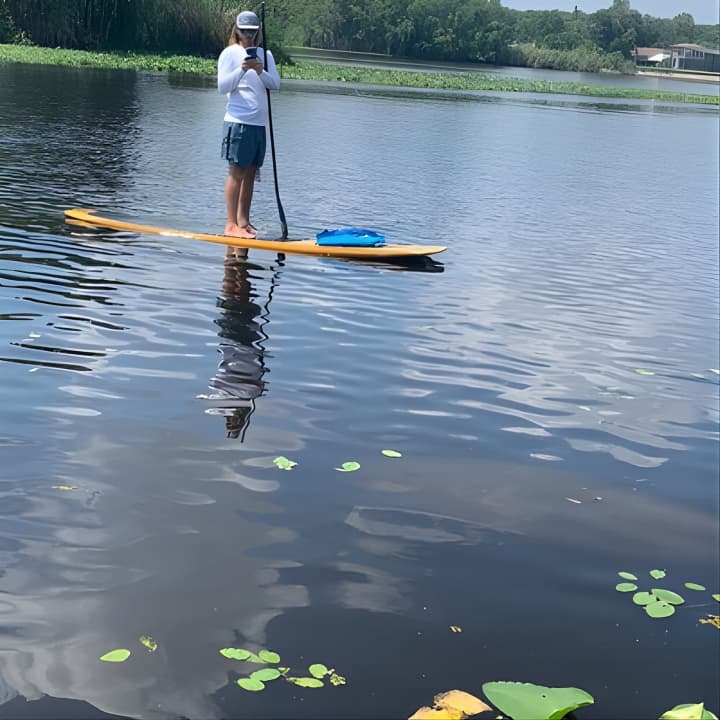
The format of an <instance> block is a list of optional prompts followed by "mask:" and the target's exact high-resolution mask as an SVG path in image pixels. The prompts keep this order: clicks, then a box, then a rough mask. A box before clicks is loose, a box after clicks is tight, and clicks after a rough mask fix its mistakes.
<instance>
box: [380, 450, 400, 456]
mask: <svg viewBox="0 0 720 720" xmlns="http://www.w3.org/2000/svg"><path fill="white" fill-rule="evenodd" d="M380 452H382V454H383V455H384V456H385V457H390V458H400V457H402V453H400V452H398V451H397V450H381V451H380Z"/></svg>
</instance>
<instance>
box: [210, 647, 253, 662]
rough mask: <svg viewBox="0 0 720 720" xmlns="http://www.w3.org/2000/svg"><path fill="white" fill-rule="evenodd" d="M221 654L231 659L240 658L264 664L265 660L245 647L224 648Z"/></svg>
mask: <svg viewBox="0 0 720 720" xmlns="http://www.w3.org/2000/svg"><path fill="white" fill-rule="evenodd" d="M220 654H221V655H224V656H225V657H226V658H230V660H240V661H245V662H251V663H259V664H262V662H263V661H262V660H261V659H260V658H259V657H258V656H257V655H256V654H255V653H252V652H250V651H249V650H246V649H245V648H223V649H222V650H221V651H220Z"/></svg>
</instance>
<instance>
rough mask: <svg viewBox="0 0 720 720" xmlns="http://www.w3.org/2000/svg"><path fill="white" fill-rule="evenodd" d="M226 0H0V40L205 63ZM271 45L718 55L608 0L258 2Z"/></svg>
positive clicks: (707, 40) (458, 56) (581, 65)
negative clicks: (523, 4)
mask: <svg viewBox="0 0 720 720" xmlns="http://www.w3.org/2000/svg"><path fill="white" fill-rule="evenodd" d="M254 4H255V0H250V1H249V2H248V3H247V4H243V6H242V7H240V5H239V4H238V3H237V0H0V42H27V43H34V44H36V45H40V46H48V47H62V48H75V49H86V50H133V51H143V52H146V51H150V52H165V53H187V54H194V55H203V56H212V55H215V54H217V53H218V52H219V51H220V50H221V49H222V47H224V45H225V44H226V43H227V38H228V36H229V32H230V28H231V27H232V22H233V18H234V17H235V15H236V13H237V12H238V11H239V10H241V9H247V8H248V7H250V8H252V7H253V5H254ZM266 8H267V10H266V12H267V20H268V28H269V30H270V33H271V35H272V39H271V44H272V46H273V47H278V46H279V45H281V44H283V43H284V44H289V45H304V46H308V47H321V48H326V49H332V50H354V51H362V52H374V53H383V54H387V55H391V56H399V57H406V58H414V59H427V60H454V61H465V62H489V63H497V64H517V65H534V66H544V67H559V68H562V69H598V70H599V69H601V68H607V67H615V68H617V69H621V68H622V66H623V64H624V63H627V62H628V61H629V60H630V58H631V57H632V51H633V49H634V48H635V47H636V46H649V47H668V46H669V45H671V44H675V43H680V42H686V43H698V44H702V45H708V46H711V47H718V46H720V25H696V24H695V22H694V20H693V18H692V16H691V15H689V14H687V13H682V14H680V15H677V16H676V17H674V18H671V19H668V18H656V17H653V16H651V15H641V14H640V13H639V12H637V11H636V10H633V9H632V7H631V5H630V2H629V0H613V1H612V4H611V5H610V6H609V7H608V8H606V9H602V10H598V11H597V12H594V13H585V12H582V10H578V9H576V10H575V12H562V11H559V10H545V11H534V10H527V11H519V10H512V9H510V8H507V7H505V6H504V5H502V3H501V2H500V0H267V3H266Z"/></svg>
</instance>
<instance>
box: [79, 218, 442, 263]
mask: <svg viewBox="0 0 720 720" xmlns="http://www.w3.org/2000/svg"><path fill="white" fill-rule="evenodd" d="M65 219H66V221H67V222H69V223H71V224H75V225H82V226H85V227H106V228H112V229H113V230H128V231H130V232H137V233H145V234H149V235H162V236H164V237H180V238H192V239H194V240H205V241H206V242H213V243H221V244H222V245H232V246H234V247H242V248H249V249H252V250H269V251H270V252H276V253H296V254H299V255H318V256H320V257H337V258H359V259H363V258H364V259H367V260H370V259H378V258H403V257H413V256H414V257H421V256H424V255H435V254H436V253H441V252H443V251H444V250H447V248H445V247H443V246H442V245H381V246H380V247H331V246H327V245H318V244H317V243H316V242H315V241H314V240H260V239H259V238H251V239H247V238H236V237H231V236H229V235H212V234H209V233H197V232H189V231H186V230H172V229H170V228H163V227H157V226H155V225H140V224H138V223H131V222H123V221H122V220H113V219H111V218H106V217H101V216H100V215H95V213H94V211H93V210H84V209H82V208H72V209H71V210H66V211H65Z"/></svg>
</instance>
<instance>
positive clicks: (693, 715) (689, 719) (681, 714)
mask: <svg viewBox="0 0 720 720" xmlns="http://www.w3.org/2000/svg"><path fill="white" fill-rule="evenodd" d="M660 720H718V719H717V716H716V715H715V714H714V713H711V712H710V711H709V710H706V709H705V704H704V703H697V704H695V705H676V706H675V707H674V708H673V709H672V710H668V711H667V712H664V713H663V714H662V715H661V716H660Z"/></svg>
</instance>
